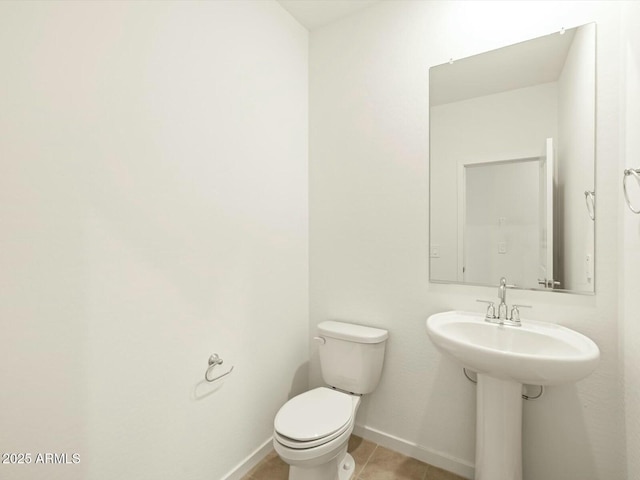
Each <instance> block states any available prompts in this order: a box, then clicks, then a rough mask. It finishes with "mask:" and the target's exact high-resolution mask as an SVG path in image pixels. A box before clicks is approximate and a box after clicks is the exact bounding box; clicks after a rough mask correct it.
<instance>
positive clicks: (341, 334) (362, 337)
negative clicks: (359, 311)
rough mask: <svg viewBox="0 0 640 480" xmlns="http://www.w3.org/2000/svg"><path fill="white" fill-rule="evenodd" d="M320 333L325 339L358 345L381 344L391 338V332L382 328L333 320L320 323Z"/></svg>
mask: <svg viewBox="0 0 640 480" xmlns="http://www.w3.org/2000/svg"><path fill="white" fill-rule="evenodd" d="M318 333H319V334H320V335H324V336H325V337H331V338H338V339H340V340H347V341H349V342H356V343H381V342H384V341H385V340H386V339H387V338H389V332H388V331H387V330H383V329H382V328H374V327H366V326H364V325H355V324H353V323H344V322H336V321H333V320H326V321H324V322H320V323H319V324H318Z"/></svg>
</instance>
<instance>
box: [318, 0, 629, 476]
mask: <svg viewBox="0 0 640 480" xmlns="http://www.w3.org/2000/svg"><path fill="white" fill-rule="evenodd" d="M619 8H620V4H617V3H615V2H586V3H578V2H566V3H564V2H563V3H561V2H411V1H394V2H381V3H380V4H378V5H376V6H374V7H371V8H369V9H366V10H363V11H362V12H359V13H358V14H356V15H352V16H350V17H347V18H344V19H343V20H341V21H339V22H336V23H334V24H331V25H328V26H326V27H324V28H321V29H319V30H316V31H314V32H312V34H311V36H310V306H311V307H310V314H311V327H312V329H313V328H314V327H315V325H316V324H317V322H319V321H321V320H324V319H327V318H332V319H343V320H351V321H356V322H361V323H365V324H370V325H375V326H379V327H383V328H388V329H389V330H390V333H391V337H390V340H389V343H388V350H387V356H386V363H385V367H384V371H383V378H382V381H381V384H380V385H379V387H378V389H377V390H376V392H374V393H373V394H372V395H371V396H369V397H368V398H367V399H366V400H365V401H364V402H363V408H362V409H361V410H360V412H359V416H358V423H359V425H360V428H359V431H361V432H364V433H365V434H367V435H369V436H371V437H376V438H378V439H380V440H383V441H386V442H388V443H390V444H393V445H395V446H401V447H403V448H404V449H405V451H408V452H412V453H413V454H414V455H416V456H418V457H420V458H423V459H425V460H430V461H432V462H433V463H437V464H439V465H442V466H446V467H447V468H452V469H456V470H457V471H459V472H461V473H464V474H466V475H468V476H471V474H472V465H473V461H474V435H473V432H474V423H475V399H474V395H475V390H474V387H473V386H472V385H471V384H470V383H469V382H468V381H466V380H465V379H464V377H463V375H462V373H461V371H460V369H459V368H458V367H457V366H456V365H455V364H454V363H453V362H452V361H449V360H448V359H446V358H443V357H442V355H440V354H439V353H438V352H437V351H436V350H435V348H434V347H433V345H432V344H431V343H430V342H429V340H428V339H427V336H426V333H425V328H424V322H425V319H426V318H427V317H428V315H430V314H432V313H435V312H439V311H444V310H450V309H454V308H456V309H469V310H475V311H480V307H479V306H478V305H477V304H476V303H475V299H476V298H495V296H496V293H497V292H496V290H495V289H493V288H481V287H470V286H467V287H465V286H455V285H436V284H430V283H429V282H428V251H427V245H428V229H427V225H428V213H427V212H428V197H429V192H428V145H429V143H428V130H429V124H428V105H429V101H428V68H429V67H430V66H431V65H436V64H441V63H444V62H446V61H448V59H449V58H452V57H453V58H461V57H464V56H468V55H472V54H476V53H480V52H482V51H487V50H490V49H494V48H498V47H500V46H503V45H507V44H511V43H515V42H518V41H522V40H525V39H528V38H533V37H537V36H540V35H544V34H548V33H550V32H552V31H558V30H560V28H561V27H566V28H569V27H573V26H576V25H579V24H584V23H588V22H591V21H596V22H598V99H597V111H598V125H597V162H598V163H597V178H598V186H597V188H598V223H597V232H596V238H597V252H596V269H597V274H598V281H597V283H598V287H597V292H596V295H595V296H593V297H586V296H576V295H569V294H559V293H550V292H524V291H513V292H510V293H509V295H508V300H509V301H510V302H515V303H524V304H530V305H534V309H533V310H532V311H531V313H530V316H531V318H535V319H540V320H547V321H552V322H558V323H561V324H563V325H567V326H569V327H571V328H574V329H576V330H578V331H580V332H583V333H585V334H587V335H588V336H590V337H591V338H593V339H594V340H595V341H596V343H597V344H598V345H599V347H600V349H601V353H602V361H601V364H600V366H599V368H598V369H597V370H596V372H595V373H594V374H593V375H591V376H590V377H589V378H587V379H585V380H583V381H581V382H578V383H577V384H575V385H566V386H562V387H554V388H549V389H548V390H547V393H546V394H545V396H544V397H543V398H542V399H540V400H538V401H536V402H527V403H526V404H525V406H524V469H525V478H526V479H527V480H546V479H562V480H601V479H607V480H623V479H625V478H626V473H625V470H626V468H625V454H624V421H623V418H624V413H623V408H622V407H623V402H622V397H623V395H622V389H621V384H622V382H621V378H620V376H619V360H620V355H621V352H620V350H619V344H618V279H619V276H618V267H617V262H618V258H619V254H618V246H619V245H618V241H617V239H616V236H615V235H612V234H611V232H614V231H616V230H617V228H618V218H619V215H621V208H620V203H619V199H620V198H619V189H620V176H619V175H620V172H619V170H618V165H619V162H618V144H619V137H618V119H619V113H618V107H619V101H618V74H619V46H620V43H619ZM312 353H313V361H312V365H311V366H312V369H311V375H312V383H316V384H318V383H320V382H321V379H320V376H319V372H318V366H317V358H316V354H315V351H314V350H312Z"/></svg>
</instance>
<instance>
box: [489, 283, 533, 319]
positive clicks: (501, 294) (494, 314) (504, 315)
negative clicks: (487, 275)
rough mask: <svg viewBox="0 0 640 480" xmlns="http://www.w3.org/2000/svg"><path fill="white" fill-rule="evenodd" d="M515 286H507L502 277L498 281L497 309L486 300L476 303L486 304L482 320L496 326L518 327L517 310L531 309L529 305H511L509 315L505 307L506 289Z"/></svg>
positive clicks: (518, 313) (507, 308) (518, 311)
mask: <svg viewBox="0 0 640 480" xmlns="http://www.w3.org/2000/svg"><path fill="white" fill-rule="evenodd" d="M513 287H515V285H507V279H506V278H505V277H502V278H501V279H500V285H498V299H499V300H500V303H498V308H497V310H496V306H495V305H494V303H493V302H491V301H488V300H478V302H482V303H488V304H489V305H488V306H487V314H486V315H485V317H484V319H485V321H487V322H491V323H497V324H498V325H510V326H513V327H519V326H520V325H521V322H520V310H518V308H531V307H530V306H529V305H513V306H512V307H511V312H510V313H509V307H508V306H507V288H513Z"/></svg>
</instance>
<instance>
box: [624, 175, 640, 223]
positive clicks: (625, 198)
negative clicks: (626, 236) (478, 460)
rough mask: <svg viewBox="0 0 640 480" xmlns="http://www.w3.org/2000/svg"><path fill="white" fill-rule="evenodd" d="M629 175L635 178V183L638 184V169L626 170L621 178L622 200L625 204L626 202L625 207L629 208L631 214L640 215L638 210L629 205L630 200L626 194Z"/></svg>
mask: <svg viewBox="0 0 640 480" xmlns="http://www.w3.org/2000/svg"><path fill="white" fill-rule="evenodd" d="M630 175H633V176H634V177H636V181H638V183H639V184H640V169H638V168H635V169H634V168H627V169H626V170H625V171H624V177H622V190H623V191H624V200H625V202H627V207H629V210H631V211H632V212H633V213H635V214H638V213H640V209H637V208H635V207H634V206H633V205H632V204H631V200H629V194H628V193H627V177H628V176H630Z"/></svg>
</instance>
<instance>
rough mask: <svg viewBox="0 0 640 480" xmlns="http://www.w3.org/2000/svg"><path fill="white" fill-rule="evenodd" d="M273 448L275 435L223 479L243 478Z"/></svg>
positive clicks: (236, 479) (235, 479)
mask: <svg viewBox="0 0 640 480" xmlns="http://www.w3.org/2000/svg"><path fill="white" fill-rule="evenodd" d="M272 450H273V437H269V438H268V439H267V440H265V442H264V443H263V444H262V445H260V446H259V447H258V448H256V449H255V450H254V451H253V452H252V453H251V454H249V456H248V457H247V458H245V459H244V460H243V461H241V462H240V463H239V464H238V465H237V466H236V467H235V468H234V469H233V470H231V471H230V472H229V473H227V475H226V476H225V477H223V478H222V480H241V479H242V477H244V476H245V475H246V474H247V473H249V472H250V471H251V469H252V468H253V467H255V466H256V465H257V464H259V463H260V461H261V460H262V459H263V458H264V457H266V456H267V455H268V454H269V453H270V452H271V451H272Z"/></svg>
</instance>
